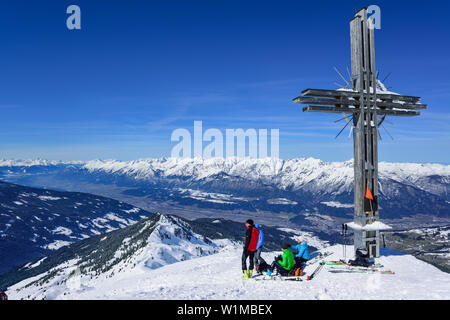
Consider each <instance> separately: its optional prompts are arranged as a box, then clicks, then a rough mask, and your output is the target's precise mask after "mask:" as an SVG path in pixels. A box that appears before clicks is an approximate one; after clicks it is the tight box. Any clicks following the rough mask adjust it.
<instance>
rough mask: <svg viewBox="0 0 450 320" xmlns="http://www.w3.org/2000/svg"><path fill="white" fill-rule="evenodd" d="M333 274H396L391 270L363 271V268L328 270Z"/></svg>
mask: <svg viewBox="0 0 450 320" xmlns="http://www.w3.org/2000/svg"><path fill="white" fill-rule="evenodd" d="M328 271H329V272H331V273H379V274H395V272H393V271H391V270H377V269H362V268H328Z"/></svg>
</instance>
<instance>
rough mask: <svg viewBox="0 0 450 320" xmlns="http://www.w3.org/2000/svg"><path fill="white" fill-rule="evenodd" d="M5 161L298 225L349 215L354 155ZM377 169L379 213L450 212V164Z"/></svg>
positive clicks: (55, 179) (125, 191) (41, 179)
mask: <svg viewBox="0 0 450 320" xmlns="http://www.w3.org/2000/svg"><path fill="white" fill-rule="evenodd" d="M22 162H23V161H22ZM3 163H4V165H3V166H0V177H2V178H3V179H4V180H6V181H10V182H15V183H21V184H25V185H32V186H38V187H47V188H61V189H64V190H69V191H79V189H80V188H84V189H86V190H89V192H91V193H94V194H101V195H107V196H111V197H113V198H115V199H119V200H124V199H126V201H127V202H129V203H132V204H135V205H140V206H142V207H143V208H148V207H146V206H145V205H150V204H151V206H152V208H154V209H155V210H159V211H164V212H168V213H175V211H174V212H172V211H171V208H172V207H173V206H178V207H179V206H181V207H184V208H187V207H191V208H195V210H197V211H201V212H202V211H208V210H219V211H221V212H224V211H225V212H236V211H246V212H255V211H256V212H258V214H259V213H261V212H266V213H272V214H273V213H288V214H289V215H290V216H289V217H290V218H289V219H291V221H292V222H296V223H299V222H300V223H304V221H305V220H304V218H305V216H306V215H308V214H321V215H326V216H332V217H341V218H345V219H349V218H351V217H352V215H353V207H352V204H353V162H352V161H351V160H350V161H346V162H323V161H321V160H318V159H313V158H308V159H291V160H281V159H247V158H240V159H239V158H225V159H223V158H212V159H201V158H193V159H190V158H189V159H178V158H161V159H140V160H135V161H117V160H104V161H102V160H94V161H89V162H86V163H83V164H80V163H71V164H62V163H58V164H54V165H53V164H51V165H44V163H40V164H38V165H34V166H26V167H25V166H22V165H20V163H18V164H16V163H14V162H5V161H4V162H3ZM379 172H380V186H379V187H380V188H379V190H380V208H381V211H380V214H381V216H382V217H383V218H388V219H395V218H403V217H411V216H414V215H431V216H433V217H439V218H442V217H443V218H448V217H450V166H449V165H441V164H414V163H386V162H381V163H380V164H379ZM142 199H145V201H142ZM162 205H164V206H163V207H161V206H162ZM185 211H186V214H187V215H188V214H189V213H188V210H185Z"/></svg>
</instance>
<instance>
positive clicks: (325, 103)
mask: <svg viewBox="0 0 450 320" xmlns="http://www.w3.org/2000/svg"><path fill="white" fill-rule="evenodd" d="M350 48H351V69H352V72H351V73H352V74H351V77H352V79H351V84H352V88H351V89H345V88H341V89H339V90H324V89H306V90H303V91H302V96H300V97H297V98H295V99H293V101H294V102H295V103H299V104H308V106H306V107H304V108H303V111H304V112H321V113H340V114H343V115H344V116H345V115H346V114H351V115H352V120H351V122H350V120H347V121H348V122H350V124H352V125H353V156H354V163H353V166H354V218H353V222H354V223H353V225H354V226H355V227H354V228H353V230H354V248H355V251H356V250H357V249H359V248H363V249H367V250H368V252H369V255H370V257H378V256H379V254H380V230H381V229H382V227H381V226H380V224H378V226H377V224H374V223H375V222H377V221H378V220H379V212H378V196H379V191H378V136H379V132H378V126H379V125H380V124H381V122H382V121H383V120H384V118H385V117H386V116H407V117H410V116H418V115H420V112H419V111H417V110H419V109H426V108H427V106H426V105H425V104H421V103H420V97H414V96H403V95H399V94H397V93H393V92H389V91H387V90H386V89H385V88H384V86H383V85H382V84H381V82H380V81H378V80H377V76H376V69H375V35H374V21H373V19H372V18H368V17H367V8H363V9H361V10H359V11H358V12H357V13H356V14H355V17H354V18H353V19H352V20H351V21H350ZM378 116H380V117H381V120H380V122H379V121H378V118H377V117H378Z"/></svg>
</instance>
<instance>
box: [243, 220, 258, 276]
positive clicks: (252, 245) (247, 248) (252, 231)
mask: <svg viewBox="0 0 450 320" xmlns="http://www.w3.org/2000/svg"><path fill="white" fill-rule="evenodd" d="M245 227H246V228H247V231H246V232H245V239H244V251H243V252H242V272H243V273H244V277H243V278H242V279H243V280H246V279H249V278H251V277H252V276H253V267H254V259H255V252H256V246H257V244H258V237H259V230H258V229H257V228H255V224H254V223H253V220H252V219H248V220H247V221H246V222H245ZM247 258H249V259H250V262H249V264H250V266H249V269H247Z"/></svg>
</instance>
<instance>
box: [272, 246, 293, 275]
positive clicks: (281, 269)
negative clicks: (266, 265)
mask: <svg viewBox="0 0 450 320" xmlns="http://www.w3.org/2000/svg"><path fill="white" fill-rule="evenodd" d="M289 247H290V245H289V244H287V243H285V242H283V243H282V244H281V249H282V250H283V254H282V255H281V256H278V257H276V258H275V260H274V261H273V262H272V265H271V266H270V269H269V270H267V275H268V276H270V275H271V274H272V273H273V272H274V271H277V272H278V274H280V275H282V276H287V275H289V271H291V270H292V268H293V267H294V264H295V261H294V254H293V253H292V251H291V250H289Z"/></svg>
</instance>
